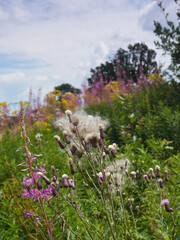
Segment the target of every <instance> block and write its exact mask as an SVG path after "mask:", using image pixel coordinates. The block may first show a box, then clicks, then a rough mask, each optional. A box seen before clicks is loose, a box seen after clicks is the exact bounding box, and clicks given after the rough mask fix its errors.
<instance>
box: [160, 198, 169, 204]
mask: <svg viewBox="0 0 180 240" xmlns="http://www.w3.org/2000/svg"><path fill="white" fill-rule="evenodd" d="M168 204H169V200H168V199H163V200H162V201H161V206H164V205H168Z"/></svg>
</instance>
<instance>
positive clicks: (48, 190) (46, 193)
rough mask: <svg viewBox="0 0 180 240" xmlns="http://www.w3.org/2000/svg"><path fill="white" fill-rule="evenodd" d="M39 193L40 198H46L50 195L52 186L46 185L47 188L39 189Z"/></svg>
mask: <svg viewBox="0 0 180 240" xmlns="http://www.w3.org/2000/svg"><path fill="white" fill-rule="evenodd" d="M40 194H41V198H43V199H47V198H48V197H50V196H51V195H52V186H48V188H45V189H43V190H40Z"/></svg>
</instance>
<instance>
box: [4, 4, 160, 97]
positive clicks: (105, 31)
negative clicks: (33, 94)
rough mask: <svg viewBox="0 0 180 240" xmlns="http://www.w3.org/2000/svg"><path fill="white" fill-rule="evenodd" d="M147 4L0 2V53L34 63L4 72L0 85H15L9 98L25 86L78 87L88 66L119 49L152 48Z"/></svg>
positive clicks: (18, 94)
mask: <svg viewBox="0 0 180 240" xmlns="http://www.w3.org/2000/svg"><path fill="white" fill-rule="evenodd" d="M153 6H154V3H153V4H152V1H151V0H148V1H143V0H96V1H94V0H86V1H84V0H76V2H74V0H69V1H67V0H61V1H59V0H36V1H25V0H6V1H3V0H0V20H1V27H0V36H1V38H0V53H4V54H8V55H13V58H14V59H16V56H17V59H18V60H19V59H20V60H22V61H23V60H34V61H35V62H36V65H38V64H39V65H40V67H37V68H31V69H30V68H29V69H28V68H27V69H26V68H21V67H20V66H19V67H18V68H17V69H13V68H12V69H8V70H6V74H5V73H4V74H0V82H1V83H2V82H3V83H5V82H6V86H7V84H8V83H9V84H11V83H17V88H16V87H14V92H13V94H14V98H16V97H17V96H19V97H18V98H20V96H21V97H23V96H24V97H25V96H26V94H27V90H24V89H29V88H30V87H32V88H33V89H35V91H36V90H37V89H38V88H39V87H40V86H41V87H42V89H43V90H42V91H50V90H52V89H53V88H54V87H55V86H57V85H60V84H62V83H64V82H68V83H71V84H73V85H75V86H76V87H80V86H81V83H82V82H83V81H84V79H85V78H86V77H87V76H88V75H89V72H90V68H94V67H96V66H97V65H99V64H100V63H102V62H105V61H106V60H108V56H109V55H113V54H115V53H116V51H117V49H119V48H120V47H121V48H126V47H127V45H128V44H133V43H135V42H139V41H143V42H145V43H147V44H148V45H150V46H152V47H154V45H153V40H154V33H153V32H152V30H151V31H147V30H148V29H150V28H151V27H152V26H151V25H149V26H148V21H152V19H153V18H154V15H152V16H151V13H152V11H153V8H154V7H153ZM153 14H155V15H156V14H157V12H154V13H153ZM5 92H6V98H7V99H8V96H9V92H8V91H5ZM22 92H24V95H23V94H22Z"/></svg>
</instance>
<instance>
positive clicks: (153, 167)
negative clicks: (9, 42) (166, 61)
mask: <svg viewBox="0 0 180 240" xmlns="http://www.w3.org/2000/svg"><path fill="white" fill-rule="evenodd" d="M59 96H61V97H60V98H59ZM83 99H84V103H85V105H84V108H83V109H82V107H80V106H81V98H80V97H79V96H78V95H77V94H76V93H74V94H73V93H66V94H63V95H62V94H61V92H60V91H57V90H54V91H52V92H51V93H49V94H48V95H47V96H46V99H45V102H44V103H43V104H41V103H40V101H39V99H38V97H37V98H36V99H35V100H33V99H32V93H30V100H29V102H21V103H20V110H17V111H16V112H14V113H12V114H10V110H9V108H8V105H7V104H6V103H1V105H0V109H1V140H0V186H1V192H0V229H1V230H0V239H12V240H15V239H69V240H70V239H73V240H74V239H84V240H85V239H95V240H96V239H98V240H99V239H107V240H109V239H114V240H120V239H127V240H131V239H147V240H151V239H152V240H153V239H154V240H155V239H165V240H170V239H172V240H178V239H180V204H179V202H180V195H179V190H180V181H179V176H180V136H179V133H180V105H179V103H180V83H178V82H176V81H174V80H171V81H165V80H163V78H161V76H160V75H158V74H150V75H149V76H148V78H146V77H144V79H139V80H138V82H137V83H136V84H133V83H132V81H124V80H121V81H110V82H109V83H108V84H103V83H102V82H101V83H99V84H98V85H97V84H96V85H94V86H93V87H91V89H89V88H86V89H85V90H84V95H83ZM64 112H65V114H64ZM10 115H11V116H10Z"/></svg>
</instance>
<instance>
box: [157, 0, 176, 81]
mask: <svg viewBox="0 0 180 240" xmlns="http://www.w3.org/2000/svg"><path fill="white" fill-rule="evenodd" d="M174 2H175V3H176V4H177V5H178V1H177V0H174ZM158 6H159V7H160V8H161V10H162V12H163V13H164V14H165V18H166V23H167V26H166V27H163V26H162V25H161V24H160V23H159V22H156V21H154V25H155V30H154V33H155V34H156V36H158V37H159V41H155V45H156V46H157V47H158V48H160V49H162V50H163V54H164V55H165V54H169V55H170V56H171V65H170V69H171V70H173V71H174V73H175V74H176V76H178V77H180V73H178V72H179V70H180V21H179V20H180V12H178V11H179V10H177V13H176V15H177V20H178V24H177V26H176V24H175V23H174V22H172V21H169V20H168V15H169V14H168V13H166V12H165V8H164V7H163V6H162V1H159V2H158Z"/></svg>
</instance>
